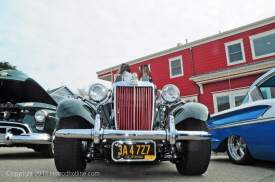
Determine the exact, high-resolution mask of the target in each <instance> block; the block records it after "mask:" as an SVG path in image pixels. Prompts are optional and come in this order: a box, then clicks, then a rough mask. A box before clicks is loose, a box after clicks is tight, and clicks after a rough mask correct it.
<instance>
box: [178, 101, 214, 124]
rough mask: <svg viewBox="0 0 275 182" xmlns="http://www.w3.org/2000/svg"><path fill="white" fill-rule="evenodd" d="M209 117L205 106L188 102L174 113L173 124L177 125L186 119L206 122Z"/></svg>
mask: <svg viewBox="0 0 275 182" xmlns="http://www.w3.org/2000/svg"><path fill="white" fill-rule="evenodd" d="M209 116H210V115H209V110H208V108H207V107H206V106H205V105H203V104H200V103H196V102H188V103H186V104H184V105H182V106H180V107H179V108H178V109H177V110H176V111H175V112H174V118H175V124H178V123H180V122H182V121H184V120H186V119H188V118H194V119H198V120H201V121H207V120H208V119H209Z"/></svg>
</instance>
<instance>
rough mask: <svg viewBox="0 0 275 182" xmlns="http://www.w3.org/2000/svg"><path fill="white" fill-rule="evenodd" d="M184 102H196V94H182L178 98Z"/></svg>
mask: <svg viewBox="0 0 275 182" xmlns="http://www.w3.org/2000/svg"><path fill="white" fill-rule="evenodd" d="M180 99H181V100H182V101H184V102H186V103H187V102H198V95H188V96H182V97H181V98H180Z"/></svg>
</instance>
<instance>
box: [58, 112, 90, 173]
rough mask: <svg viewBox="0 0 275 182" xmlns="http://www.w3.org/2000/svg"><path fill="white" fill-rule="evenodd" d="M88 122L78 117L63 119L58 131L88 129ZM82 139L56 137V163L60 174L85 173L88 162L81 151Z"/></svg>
mask: <svg viewBox="0 0 275 182" xmlns="http://www.w3.org/2000/svg"><path fill="white" fill-rule="evenodd" d="M87 123H88V122H87V121H86V120H84V119H83V118H80V117H78V116H72V117H68V118H61V119H60V122H59V124H58V127H57V130H60V129H86V128H87ZM81 145H82V140H81V139H68V138H60V137H56V138H55V141H54V153H55V154H54V162H55V166H56V169H57V170H58V171H59V172H68V171H69V172H84V171H85V169H86V165H87V163H86V161H85V159H84V157H83V154H82V151H81Z"/></svg>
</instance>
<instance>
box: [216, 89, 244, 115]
mask: <svg viewBox="0 0 275 182" xmlns="http://www.w3.org/2000/svg"><path fill="white" fill-rule="evenodd" d="M246 92H247V89H241V90H235V91H225V92H222V93H214V94H213V99H214V110H215V113H217V112H221V111H224V110H226V109H230V108H234V107H237V106H239V105H241V104H242V102H243V99H244V98H245V95H246Z"/></svg>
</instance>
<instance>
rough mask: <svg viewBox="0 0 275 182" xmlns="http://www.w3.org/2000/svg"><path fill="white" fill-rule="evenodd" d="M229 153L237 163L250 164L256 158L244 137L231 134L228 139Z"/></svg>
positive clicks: (231, 158)
mask: <svg viewBox="0 0 275 182" xmlns="http://www.w3.org/2000/svg"><path fill="white" fill-rule="evenodd" d="M227 154H228V156H229V158H230V160H231V161H232V162H233V163H235V164H241V165H249V164H254V163H255V162H256V160H255V159H254V158H253V157H252V156H251V154H250V152H249V150H248V147H247V145H246V143H245V141H244V140H243V138H242V137H240V136H237V135H231V136H229V137H228V140H227Z"/></svg>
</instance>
